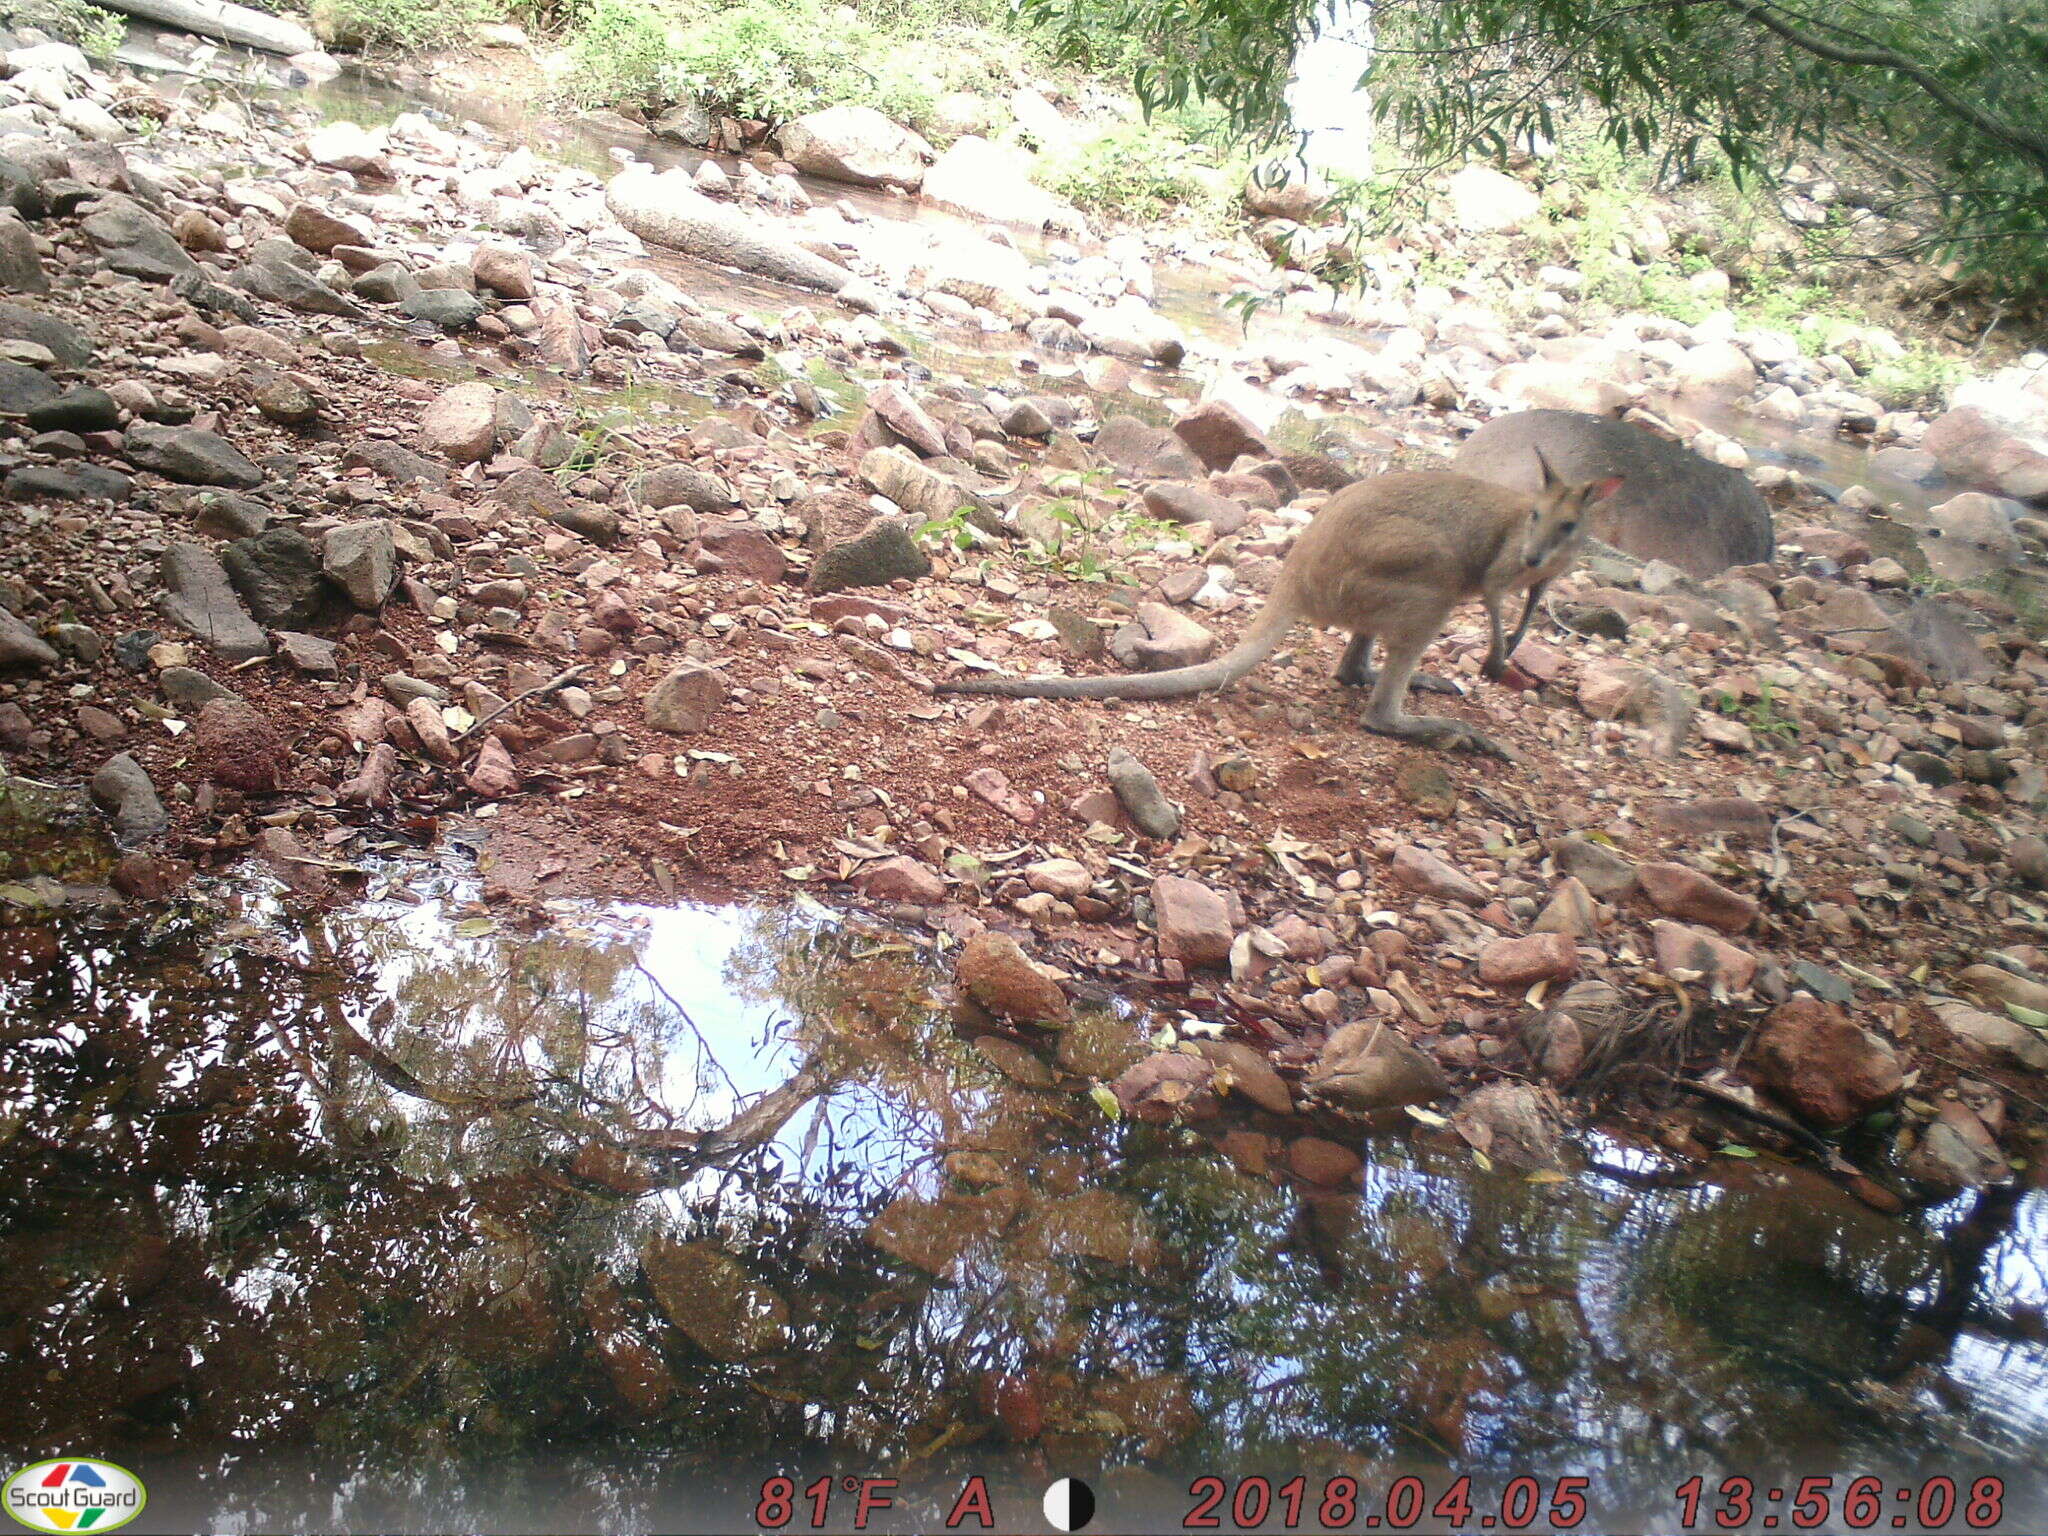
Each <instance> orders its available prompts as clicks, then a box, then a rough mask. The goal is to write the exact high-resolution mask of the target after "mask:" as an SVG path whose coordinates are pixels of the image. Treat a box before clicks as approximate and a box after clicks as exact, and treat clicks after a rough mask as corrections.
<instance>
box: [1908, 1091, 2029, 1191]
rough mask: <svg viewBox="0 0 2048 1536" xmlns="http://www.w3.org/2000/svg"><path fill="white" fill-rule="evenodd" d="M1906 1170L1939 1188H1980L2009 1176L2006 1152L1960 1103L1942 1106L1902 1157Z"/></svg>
mask: <svg viewBox="0 0 2048 1536" xmlns="http://www.w3.org/2000/svg"><path fill="white" fill-rule="evenodd" d="M1904 1167H1905V1172H1906V1174H1907V1175H1908V1176H1909V1177H1911V1178H1915V1179H1919V1180H1921V1181H1922V1182H1923V1183H1927V1184H1933V1185H1935V1186H1937V1187H1939V1188H1942V1189H1981V1188H1983V1187H1984V1186H1985V1185H1987V1184H2002V1183H2004V1182H2005V1181H2006V1180H2007V1179H2009V1178H2010V1177H2011V1176H2012V1169H2011V1167H2010V1166H2009V1165H2008V1164H2007V1162H2006V1160H2005V1154H2004V1153H2003V1152H2001V1151H2000V1150H1999V1149H1998V1142H1997V1140H1996V1139H1995V1138H1994V1137H1993V1136H1992V1135H1991V1134H1990V1132H1988V1131H1987V1130H1986V1129H1985V1128H1984V1124H1983V1122H1982V1121H1981V1120H1979V1119H1978V1118H1977V1116H1976V1115H1975V1114H1973V1113H1971V1111H1970V1109H1969V1107H1968V1106H1967V1105H1965V1104H1961V1103H1954V1102H1951V1103H1947V1104H1943V1105H1942V1106H1941V1109H1940V1110H1939V1112H1938V1113H1937V1114H1936V1116H1935V1119H1934V1120H1933V1122H1932V1123H1931V1124H1929V1125H1928V1126H1927V1128H1926V1129H1925V1130H1923V1131H1922V1132H1921V1133H1920V1143H1919V1145H1918V1146H1916V1147H1914V1148H1913V1150H1912V1152H1911V1153H1909V1154H1908V1155H1907V1157H1906V1160H1905V1164H1904Z"/></svg>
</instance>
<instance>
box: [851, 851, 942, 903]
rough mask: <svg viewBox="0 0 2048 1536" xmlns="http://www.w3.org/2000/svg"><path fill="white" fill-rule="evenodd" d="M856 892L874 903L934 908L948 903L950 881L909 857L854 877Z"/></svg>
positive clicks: (888, 861) (876, 865) (883, 863)
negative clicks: (945, 902) (888, 902)
mask: <svg viewBox="0 0 2048 1536" xmlns="http://www.w3.org/2000/svg"><path fill="white" fill-rule="evenodd" d="M853 888H854V889H855V890H857V891H859V892H860V893H861V894H862V895H863V896H865V897H867V898H868V899H869V900H870V901H898V902H907V903H908V904H910V905H911V906H914V907H933V906H937V905H938V904H939V903H940V902H942V901H944V900H945V899H946V877H945V876H944V875H941V874H940V873H939V872H938V871H937V870H935V869H933V868H932V867H931V866H930V865H929V864H925V863H922V862H920V861H919V860H917V859H913V858H910V857H908V856H907V855H906V856H899V857H897V858H893V859H882V860H880V861H879V862H877V863H874V864H869V865H867V866H866V867H865V868H863V869H862V870H861V871H860V873H859V874H857V875H856V876H854V880H853Z"/></svg>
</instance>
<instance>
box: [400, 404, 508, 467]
mask: <svg viewBox="0 0 2048 1536" xmlns="http://www.w3.org/2000/svg"><path fill="white" fill-rule="evenodd" d="M415 442H416V444H417V446H418V448H419V450H420V452H422V453H438V454H440V455H441V456H442V457H443V458H445V459H448V460H449V461H451V462H452V463H456V464H479V463H482V462H483V461H484V460H485V459H488V458H489V457H490V456H491V451H492V449H494V448H495V447H497V444H498V392H497V391H496V390H495V389H493V388H492V387H491V386H490V385H488V384H456V385H453V386H451V387H450V388H448V389H445V390H443V391H442V392H441V396H440V398H439V399H437V400H436V401H435V402H434V403H433V404H432V405H430V406H428V407H427V408H426V410H425V411H423V412H422V413H421V414H420V429H419V435H418V437H417V438H416V439H415Z"/></svg>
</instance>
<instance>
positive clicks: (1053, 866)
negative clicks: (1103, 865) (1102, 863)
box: [1023, 859, 1095, 901]
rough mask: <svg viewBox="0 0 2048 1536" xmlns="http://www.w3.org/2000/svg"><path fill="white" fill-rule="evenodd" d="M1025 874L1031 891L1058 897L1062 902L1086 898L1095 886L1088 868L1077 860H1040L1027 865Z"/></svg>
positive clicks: (1025, 879) (1026, 882) (1025, 881)
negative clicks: (1089, 889)
mask: <svg viewBox="0 0 2048 1536" xmlns="http://www.w3.org/2000/svg"><path fill="white" fill-rule="evenodd" d="M1023 874H1024V883H1025V884H1026V885H1028V886H1030V887H1031V889H1033V890H1034V891H1044V892H1045V893H1046V894H1047V895H1049V896H1057V897H1059V899H1060V900H1061V901H1073V900H1075V899H1076V898H1077V897H1081V896H1086V895H1087V894H1088V888H1089V887H1090V886H1092V885H1094V884H1095V877H1094V876H1093V875H1091V874H1090V873H1089V872H1088V866H1087V865H1085V864H1083V863H1081V862H1080V861H1078V860H1076V859H1040V860H1038V862H1037V863H1035V864H1026V865H1025V866H1024V870H1023Z"/></svg>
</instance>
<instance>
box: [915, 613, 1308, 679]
mask: <svg viewBox="0 0 2048 1536" xmlns="http://www.w3.org/2000/svg"><path fill="white" fill-rule="evenodd" d="M1299 617H1300V614H1299V612H1298V610H1297V609H1296V608H1295V606H1294V605H1293V604H1292V603H1290V602H1286V601H1284V600H1282V599H1279V598H1275V599H1273V600H1272V601H1269V602H1268V603H1267V604H1266V606H1265V607H1264V608H1263V609H1261V610H1260V612H1259V617H1258V621H1257V622H1256V623H1255V624H1253V625H1252V627H1251V629H1250V631H1249V632H1248V633H1247V634H1246V635H1245V637H1244V638H1243V639H1242V640H1240V641H1238V642H1237V644H1236V645H1234V646H1232V647H1231V648H1230V649H1229V650H1228V651H1226V652H1224V653H1223V654H1222V655H1221V656H1218V657H1217V658H1216V659H1215V660H1214V661H1206V662H1203V663H1202V665H1201V666H1199V667H1176V668H1174V669H1173V670H1172V671H1171V672H1133V673H1126V674H1123V675H1121V676H1116V677H1044V678H1040V677H970V678H962V679H960V680H958V681H957V682H946V683H939V684H937V685H936V686H935V688H934V689H933V691H934V692H936V693H992V694H995V695H997V696H998V697H1000V698H1005V699H1177V698H1180V697H1182V696H1183V695H1185V694H1190V693H1202V692H1204V691H1205V690H1207V689H1210V688H1221V687H1224V686H1225V685H1227V684H1229V683H1234V682H1236V681H1237V680H1238V679H1239V678H1240V677H1243V676H1244V675H1245V673H1247V672H1249V671H1251V669H1252V668H1253V667H1256V666H1257V665H1258V664H1259V663H1260V662H1262V661H1264V660H1265V659H1266V658H1267V657H1268V656H1270V655H1272V653H1273V652H1274V651H1275V650H1276V649H1277V648H1278V647H1279V644H1280V642H1281V641H1282V640H1283V639H1285V638H1286V637H1287V631H1288V630H1290V629H1292V628H1294V623H1295V620H1296V619H1297V618H1299Z"/></svg>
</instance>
